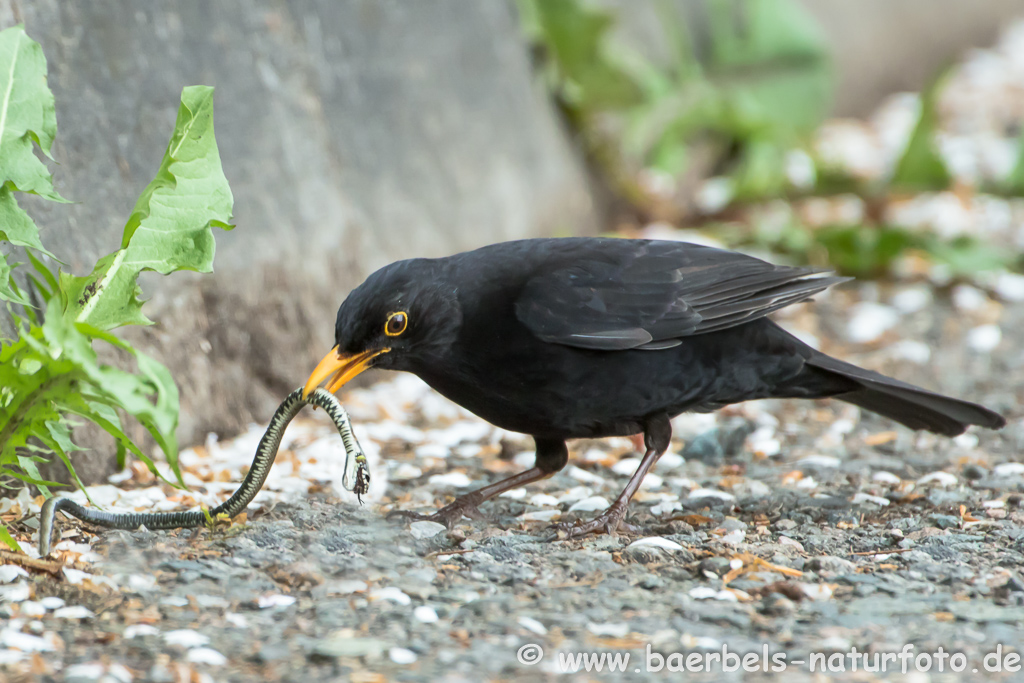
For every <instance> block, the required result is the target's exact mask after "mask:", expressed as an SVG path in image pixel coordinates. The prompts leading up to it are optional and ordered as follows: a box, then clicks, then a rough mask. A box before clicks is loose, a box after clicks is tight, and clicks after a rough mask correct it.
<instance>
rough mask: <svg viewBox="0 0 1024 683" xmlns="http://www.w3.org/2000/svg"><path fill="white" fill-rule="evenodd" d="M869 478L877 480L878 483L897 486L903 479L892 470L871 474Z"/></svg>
mask: <svg viewBox="0 0 1024 683" xmlns="http://www.w3.org/2000/svg"><path fill="white" fill-rule="evenodd" d="M871 480H872V481H877V482H878V483H879V484H889V485H891V486H898V485H899V484H900V483H901V482H902V481H903V480H902V479H900V478H899V477H897V476H896V475H895V474H893V473H892V472H886V471H885V470H881V471H879V472H875V473H874V474H872V475H871Z"/></svg>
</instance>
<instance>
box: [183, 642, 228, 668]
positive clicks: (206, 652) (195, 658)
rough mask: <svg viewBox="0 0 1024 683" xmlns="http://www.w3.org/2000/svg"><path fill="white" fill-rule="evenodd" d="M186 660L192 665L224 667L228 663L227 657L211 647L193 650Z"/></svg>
mask: <svg viewBox="0 0 1024 683" xmlns="http://www.w3.org/2000/svg"><path fill="white" fill-rule="evenodd" d="M185 659H187V660H188V661H189V662H191V663H192V664H207V665H209V666H224V665H225V664H227V663H228V658H227V657H225V656H224V655H222V654H221V653H220V652H217V651H216V650H214V649H212V648H209V647H196V648H193V649H191V650H189V651H188V654H187V655H185Z"/></svg>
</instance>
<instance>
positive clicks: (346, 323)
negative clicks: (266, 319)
mask: <svg viewBox="0 0 1024 683" xmlns="http://www.w3.org/2000/svg"><path fill="white" fill-rule="evenodd" d="M461 322H462V314H461V311H460V308H459V305H458V301H457V299H456V296H455V291H454V290H453V288H452V287H450V286H447V285H446V284H445V282H444V279H443V277H442V272H441V267H440V265H439V264H438V262H437V261H434V260H431V259H411V260H408V261H399V262H397V263H392V264H391V265H389V266H385V267H384V268H381V269H380V270H378V271H377V272H375V273H373V274H372V275H370V277H368V278H367V279H366V281H365V282H363V284H361V285H359V286H358V287H356V288H355V289H354V290H352V292H351V293H350V294H349V295H348V298H346V299H345V301H344V302H343V303H342V304H341V308H339V309H338V320H337V323H336V324H335V328H334V341H335V344H336V345H335V347H334V348H333V349H331V351H330V353H328V354H327V355H326V356H324V358H323V360H321V361H320V364H319V365H317V366H316V369H315V370H313V373H312V374H311V375H310V376H309V380H308V381H307V382H306V386H305V391H304V392H303V396H304V397H305V396H307V395H308V394H309V392H311V391H313V389H314V388H316V387H317V386H319V385H320V384H321V383H322V382H323V381H324V380H328V382H327V385H326V386H327V390H328V391H330V392H331V393H334V392H336V391H337V390H338V389H340V388H341V387H342V385H344V384H345V383H346V382H348V381H349V380H351V379H352V378H354V377H355V376H356V375H358V374H359V373H361V372H363V371H364V370H366V369H368V368H370V367H379V368H384V369H388V370H415V369H416V367H417V365H418V364H419V363H425V362H430V360H431V358H432V357H434V356H435V355H436V354H437V353H438V352H439V351H441V350H443V349H445V348H447V347H449V346H450V345H451V344H452V342H453V341H454V340H455V335H456V333H457V331H458V328H459V326H460V324H461Z"/></svg>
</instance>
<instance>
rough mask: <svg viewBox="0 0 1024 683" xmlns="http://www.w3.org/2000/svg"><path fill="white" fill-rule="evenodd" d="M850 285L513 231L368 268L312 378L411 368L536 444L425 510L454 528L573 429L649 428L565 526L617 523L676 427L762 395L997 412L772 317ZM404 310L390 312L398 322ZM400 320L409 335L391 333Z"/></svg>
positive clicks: (998, 421)
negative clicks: (855, 361) (640, 455)
mask: <svg viewBox="0 0 1024 683" xmlns="http://www.w3.org/2000/svg"><path fill="white" fill-rule="evenodd" d="M846 279H847V278H842V277H835V276H830V275H827V274H825V273H823V272H822V271H820V270H815V269H809V268H795V267H787V266H776V265H772V264H770V263H767V262H765V261H762V260H760V259H757V258H753V257H751V256H747V255H744V254H739V253H736V252H732V251H726V250H722V249H713V248H709V247H703V246H697V245H693V244H687V243H682V242H663V241H650V240H622V239H601V238H564V239H533V240H520V241H515V242H506V243H501V244H495V245H492V246H488V247H483V248H481V249H477V250H475V251H470V252H465V253H461V254H456V255H454V256H449V257H447V258H440V259H411V260H407V261H399V262H397V263H393V264H391V265H389V266H386V267H384V268H382V269H380V270H378V271H377V272H375V273H373V274H372V275H371V276H370V277H369V278H367V280H366V281H365V282H364V283H363V284H362V285H360V286H359V287H357V288H356V289H355V290H353V291H352V293H351V294H350V295H349V296H348V298H347V299H346V300H345V302H344V303H343V304H342V305H341V308H340V309H339V311H338V319H337V325H336V341H337V344H338V346H337V347H336V349H334V350H333V351H332V352H331V354H328V356H327V357H326V358H325V359H324V361H323V362H322V363H321V364H320V366H319V367H318V368H317V371H316V372H314V374H313V376H312V377H311V378H310V383H309V384H308V385H307V388H310V389H311V388H312V387H313V386H315V385H316V384H319V382H320V381H322V380H323V379H325V378H327V377H328V376H331V375H333V376H334V379H333V380H332V382H331V383H330V384H329V387H330V389H331V390H332V391H335V390H337V388H338V387H340V385H341V384H343V383H344V382H345V381H348V379H350V378H351V377H352V376H355V374H358V373H359V372H360V371H362V370H363V369H364V368H366V367H370V366H372V367H378V368H383V369H389V370H404V371H407V372H412V373H414V374H416V375H418V376H419V377H420V378H422V379H423V380H424V381H425V382H426V383H427V384H429V385H430V386H431V387H433V388H434V389H435V390H437V391H438V392H440V393H441V394H443V395H444V396H446V397H448V398H449V399H451V400H452V401H454V402H456V403H458V404H459V405H461V406H463V407H465V408H467V409H469V410H470V411H472V412H474V413H476V414H477V415H479V416H480V417H482V418H483V419H485V420H487V421H488V422H491V423H492V424H495V425H497V426H499V427H503V428H505V429H509V430H511V431H516V432H522V433H525V434H529V435H531V436H533V437H534V439H535V441H536V444H537V462H536V465H535V466H534V467H533V468H531V469H530V470H527V471H526V472H523V473H521V474H519V475H516V476H514V477H511V478H509V479H507V480H503V481H501V482H497V483H495V484H491V485H490V486H486V487H484V488H483V489H480V490H478V491H475V492H473V493H470V494H467V495H465V496H462V497H460V498H458V499H456V501H455V502H454V503H452V504H451V505H448V506H446V507H445V508H442V509H441V510H440V511H439V512H438V513H436V514H435V515H432V516H431V517H430V518H432V519H436V520H440V521H443V522H445V523H447V524H449V525H450V524H452V523H454V522H455V521H457V520H458V519H459V518H461V516H462V515H463V514H474V513H476V506H477V505H478V504H479V503H480V502H482V501H484V500H486V499H488V498H490V497H493V496H494V495H497V494H498V493H500V492H502V491H504V490H508V489H510V488H515V487H517V486H521V485H523V484H525V483H529V482H530V481H535V480H537V479H540V478H543V477H545V476H548V475H550V474H552V473H553V472H556V471H558V470H559V469H561V468H562V467H563V466H564V465H565V463H566V461H567V458H568V454H567V453H568V452H567V449H566V446H565V441H566V439H574V438H584V437H587V438H594V437H605V436H622V435H632V434H637V433H641V432H642V433H643V434H644V435H645V443H646V446H647V453H646V455H645V457H644V459H643V461H642V463H641V465H640V468H639V469H638V471H637V473H636V474H635V475H634V476H633V478H632V479H631V480H630V482H629V484H628V485H627V487H626V489H625V490H624V491H623V493H622V495H621V496H620V497H619V498H618V499H617V500H616V501H615V503H613V504H612V506H611V507H610V508H609V509H608V510H607V511H606V512H605V513H603V514H602V515H599V516H598V517H597V518H596V519H595V520H593V521H591V522H589V523H587V524H583V525H576V526H572V527H567V526H563V527H562V530H564V531H567V532H569V534H570V535H580V534H583V533H589V532H591V531H601V530H605V531H614V530H615V528H616V527H618V526H619V524H620V522H621V520H622V517H623V516H624V514H625V510H626V505H627V504H628V502H629V498H630V497H631V496H632V494H633V493H634V492H635V490H636V488H637V487H638V486H639V484H640V481H641V480H642V479H643V476H644V475H645V474H646V472H647V470H649V469H650V467H651V466H652V465H653V464H654V462H655V461H656V460H657V458H658V457H659V456H660V455H661V454H662V453H663V452H664V451H665V449H666V448H667V447H668V445H669V440H670V438H671V426H670V423H669V420H670V419H671V418H672V417H674V416H675V415H678V414H679V413H682V412H686V411H709V410H714V409H717V408H720V407H722V406H726V405H729V404H732V403H738V402H741V401H746V400H750V399H758V398H807V399H813V398H825V397H834V398H837V399H839V400H842V401H846V402H848V403H852V404H855V405H857V406H860V407H862V408H864V409H867V410H870V411H873V412H876V413H879V414H881V415H884V416H886V417H888V418H891V419H893V420H895V421H897V422H900V423H902V424H904V425H906V426H908V427H911V428H913V429H926V430H929V431H933V432H936V433H939V434H945V435H947V436H955V435H957V434H961V433H962V432H963V431H964V430H965V429H966V428H967V427H968V426H969V425H981V426H984V427H988V428H992V429H998V428H1000V427H1002V426H1004V424H1005V420H1004V419H1003V417H1002V416H1000V415H999V414H997V413H995V412H993V411H991V410H988V409H987V408H984V407H982V406H980V405H976V404H974V403H969V402H967V401H961V400H958V399H954V398H949V397H946V396H942V395H940V394H936V393H934V392H930V391H927V390H925V389H921V388H919V387H915V386H913V385H910V384H907V383H904V382H900V381H898V380H895V379H892V378H889V377H886V376H884V375H881V374H879V373H876V372H872V371H870V370H864V369H862V368H858V367H857V366H854V365H851V364H849V363H845V362H843V361H840V360H837V359H835V358H831V357H829V356H827V355H825V354H823V353H820V352H819V351H816V350H815V349H813V348H811V347H810V346H808V345H807V344H805V343H803V342H801V341H800V340H799V339H797V338H796V337H794V336H793V335H791V334H789V333H788V332H786V331H785V330H783V329H782V328H781V327H779V326H778V325H776V324H775V323H774V322H772V321H771V320H770V319H768V318H767V317H766V316H767V315H768V314H770V313H772V312H773V311H777V310H779V309H780V308H783V307H784V306H788V305H790V304H793V303H797V302H800V301H804V300H806V299H808V298H810V297H812V296H813V295H814V294H816V293H818V292H821V291H822V290H824V289H826V288H827V287H829V286H831V285H833V284H836V283H838V282H842V281H844V280H846ZM392 317H394V318H395V320H391V318H392ZM399 327H401V331H400V332H398V333H397V334H392V333H393V332H396V331H397V330H398V329H399Z"/></svg>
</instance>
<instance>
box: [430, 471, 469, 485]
mask: <svg viewBox="0 0 1024 683" xmlns="http://www.w3.org/2000/svg"><path fill="white" fill-rule="evenodd" d="M427 482H428V483H429V484H430V485H431V486H450V487H452V488H465V487H467V486H469V485H470V484H472V481H470V479H469V477H468V476H466V473H465V472H447V473H445V474H434V475H432V476H431V477H430V478H429V479H428V480H427Z"/></svg>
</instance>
